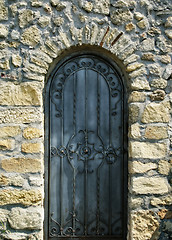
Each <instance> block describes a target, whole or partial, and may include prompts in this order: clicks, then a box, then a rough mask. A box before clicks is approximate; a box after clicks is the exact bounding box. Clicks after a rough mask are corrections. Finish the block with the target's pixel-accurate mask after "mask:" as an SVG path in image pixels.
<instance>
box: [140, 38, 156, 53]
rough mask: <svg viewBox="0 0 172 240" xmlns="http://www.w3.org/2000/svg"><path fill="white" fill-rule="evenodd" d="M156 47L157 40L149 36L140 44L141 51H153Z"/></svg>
mask: <svg viewBox="0 0 172 240" xmlns="http://www.w3.org/2000/svg"><path fill="white" fill-rule="evenodd" d="M154 48H155V42H154V39H151V38H148V39H145V40H143V41H142V44H141V45H140V51H143V52H147V51H152V50H154Z"/></svg>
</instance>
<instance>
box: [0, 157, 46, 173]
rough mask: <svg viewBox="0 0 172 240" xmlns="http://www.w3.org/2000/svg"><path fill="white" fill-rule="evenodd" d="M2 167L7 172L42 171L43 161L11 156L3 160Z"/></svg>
mask: <svg viewBox="0 0 172 240" xmlns="http://www.w3.org/2000/svg"><path fill="white" fill-rule="evenodd" d="M1 167H2V168H3V169H4V170H5V171H7V172H19V173H27V172H31V173H35V172H41V171H42V164H41V161H40V160H38V159H32V158H24V157H23V158H10V159H3V160H2V161H1Z"/></svg>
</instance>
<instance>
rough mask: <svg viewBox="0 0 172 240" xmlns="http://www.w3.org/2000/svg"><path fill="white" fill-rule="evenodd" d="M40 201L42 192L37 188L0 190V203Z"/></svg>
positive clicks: (36, 202) (34, 202)
mask: <svg viewBox="0 0 172 240" xmlns="http://www.w3.org/2000/svg"><path fill="white" fill-rule="evenodd" d="M41 203H42V193H41V192H40V190H38V189H31V190H17V189H14V190H11V189H5V190H0V205H1V206H2V205H8V204H22V205H26V206H29V205H33V206H34V205H40V204H41Z"/></svg>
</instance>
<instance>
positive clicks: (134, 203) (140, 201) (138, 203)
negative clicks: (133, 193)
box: [129, 198, 143, 209]
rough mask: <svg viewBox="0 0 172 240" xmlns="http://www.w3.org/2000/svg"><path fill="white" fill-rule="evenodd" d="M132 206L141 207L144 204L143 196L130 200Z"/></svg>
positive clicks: (133, 207)
mask: <svg viewBox="0 0 172 240" xmlns="http://www.w3.org/2000/svg"><path fill="white" fill-rule="evenodd" d="M129 204H130V207H131V208H132V209H135V208H139V207H140V206H141V205H142V204H143V199H142V198H131V199H130V201H129Z"/></svg>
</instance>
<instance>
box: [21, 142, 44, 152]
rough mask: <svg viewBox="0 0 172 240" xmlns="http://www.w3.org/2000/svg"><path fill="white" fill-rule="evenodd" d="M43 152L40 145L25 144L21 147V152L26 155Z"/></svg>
mask: <svg viewBox="0 0 172 240" xmlns="http://www.w3.org/2000/svg"><path fill="white" fill-rule="evenodd" d="M41 150H42V147H41V144H40V143H23V144H22V146H21V151H22V152H24V153H39V152H41Z"/></svg>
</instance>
